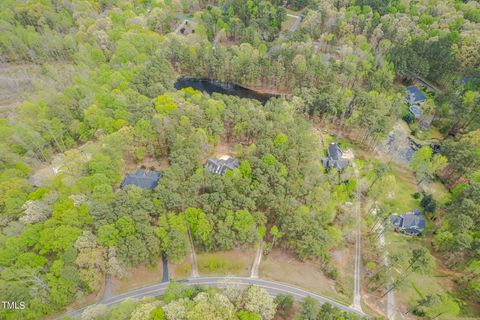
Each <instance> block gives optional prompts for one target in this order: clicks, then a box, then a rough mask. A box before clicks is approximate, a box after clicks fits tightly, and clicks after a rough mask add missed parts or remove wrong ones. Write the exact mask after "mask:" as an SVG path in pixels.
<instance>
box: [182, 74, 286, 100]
mask: <svg viewBox="0 0 480 320" xmlns="http://www.w3.org/2000/svg"><path fill="white" fill-rule="evenodd" d="M174 87H175V89H177V90H180V89H183V88H189V87H191V88H193V89H195V90H198V91H202V92H206V93H208V94H212V93H214V92H218V93H222V94H227V95H231V96H237V97H240V98H247V99H255V100H258V101H260V102H261V103H262V104H265V103H266V102H267V101H268V100H269V99H270V98H272V97H277V95H274V94H269V93H262V92H258V91H255V90H251V89H247V88H244V87H242V86H239V85H236V84H233V83H228V82H220V81H216V80H209V79H198V78H188V77H184V78H180V79H178V80H177V81H176V82H175V84H174Z"/></svg>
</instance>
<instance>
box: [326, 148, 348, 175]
mask: <svg viewBox="0 0 480 320" xmlns="http://www.w3.org/2000/svg"><path fill="white" fill-rule="evenodd" d="M322 164H323V165H324V166H325V168H327V169H333V168H335V169H337V170H338V171H342V170H343V169H345V168H346V167H347V166H348V160H347V159H345V158H344V157H343V152H342V150H341V149H340V147H339V146H338V144H336V143H335V142H332V143H330V145H329V146H328V151H327V158H325V159H322Z"/></svg>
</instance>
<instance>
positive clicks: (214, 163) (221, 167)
mask: <svg viewBox="0 0 480 320" xmlns="http://www.w3.org/2000/svg"><path fill="white" fill-rule="evenodd" d="M239 165H240V162H239V161H238V160H237V159H235V158H233V157H228V156H227V157H225V156H223V157H221V158H220V159H214V158H211V159H208V160H207V162H206V163H205V170H207V171H208V172H211V173H216V174H220V175H222V176H223V175H225V172H227V170H233V169H235V168H237V167H238V166H239Z"/></svg>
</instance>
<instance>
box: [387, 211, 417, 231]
mask: <svg viewBox="0 0 480 320" xmlns="http://www.w3.org/2000/svg"><path fill="white" fill-rule="evenodd" d="M390 222H391V224H392V226H393V227H394V229H395V231H397V232H403V233H405V234H408V235H414V236H417V235H419V234H421V233H422V232H423V230H425V218H424V217H423V216H422V214H421V212H420V210H418V209H416V210H415V211H413V212H407V213H405V214H402V215H392V216H391V218H390Z"/></svg>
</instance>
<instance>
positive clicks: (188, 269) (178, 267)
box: [168, 253, 192, 280]
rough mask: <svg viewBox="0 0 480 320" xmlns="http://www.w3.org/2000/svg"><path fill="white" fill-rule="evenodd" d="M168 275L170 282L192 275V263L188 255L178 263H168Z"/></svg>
mask: <svg viewBox="0 0 480 320" xmlns="http://www.w3.org/2000/svg"><path fill="white" fill-rule="evenodd" d="M168 273H169V276H170V280H180V279H188V278H190V274H191V273H192V262H191V260H190V253H188V254H187V256H186V257H185V258H183V259H182V260H181V261H179V262H170V261H169V262H168Z"/></svg>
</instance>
